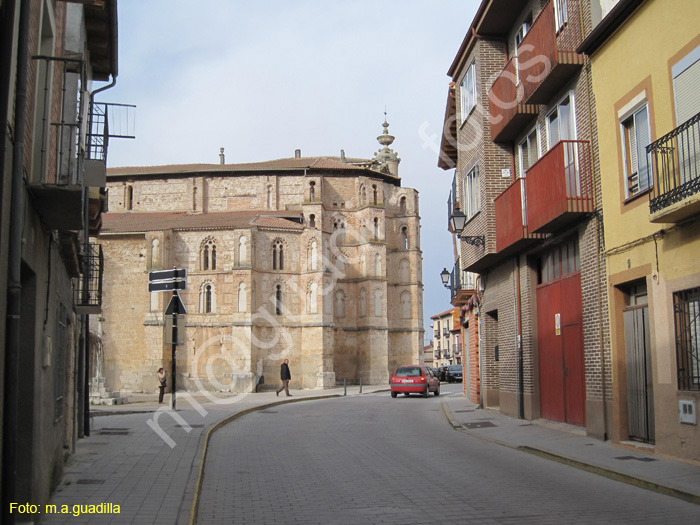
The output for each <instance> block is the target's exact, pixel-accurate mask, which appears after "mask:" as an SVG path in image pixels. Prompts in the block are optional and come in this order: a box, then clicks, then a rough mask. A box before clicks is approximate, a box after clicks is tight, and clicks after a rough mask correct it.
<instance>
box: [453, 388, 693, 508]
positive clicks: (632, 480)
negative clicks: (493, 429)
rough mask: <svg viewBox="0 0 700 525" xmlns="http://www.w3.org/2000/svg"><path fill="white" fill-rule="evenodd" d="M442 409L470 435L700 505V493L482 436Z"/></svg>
mask: <svg viewBox="0 0 700 525" xmlns="http://www.w3.org/2000/svg"><path fill="white" fill-rule="evenodd" d="M442 409H443V412H444V413H445V417H446V418H447V421H448V423H449V424H450V426H452V428H453V429H454V430H456V431H458V432H463V433H465V434H468V435H470V436H473V437H476V438H480V439H483V440H484V441H489V442H491V443H495V444H497V445H502V446H504V447H508V448H512V449H514V450H519V451H521V452H527V453H528V454H532V455H535V456H539V457H541V458H544V459H548V460H550V461H556V462H558V463H562V464H564V465H569V466H570V467H574V468H577V469H580V470H585V471H586V472H591V473H593V474H597V475H599V476H604V477H606V478H610V479H613V480H615V481H621V482H623V483H627V484H628V485H633V486H635V487H639V488H642V489H646V490H650V491H652V492H658V493H659V494H664V495H666V496H672V497H674V498H678V499H682V500H684V501H687V502H689V503H694V504H696V505H700V495H698V494H692V493H690V492H686V491H683V490H679V489H674V488H672V487H669V486H667V485H661V484H659V483H656V482H653V481H649V480H646V479H643V478H639V477H636V476H630V475H629V474H623V473H621V472H617V471H614V470H610V469H607V468H604V467H597V466H595V465H591V464H589V463H584V462H583V461H579V460H576V459H572V458H569V457H566V456H560V455H559V454H555V453H553V452H548V451H546V450H543V449H539V448H535V447H530V446H527V445H511V444H509V443H504V442H502V441H499V440H497V439H493V438H490V437H487V436H482V435H480V434H476V433H474V432H471V431H469V430H468V429H466V428H464V426H462V424H461V423H459V422H458V421H457V420H456V419H455V418H454V417H453V416H452V411H451V410H450V409H449V408H448V406H447V400H446V399H445V400H443V402H442Z"/></svg>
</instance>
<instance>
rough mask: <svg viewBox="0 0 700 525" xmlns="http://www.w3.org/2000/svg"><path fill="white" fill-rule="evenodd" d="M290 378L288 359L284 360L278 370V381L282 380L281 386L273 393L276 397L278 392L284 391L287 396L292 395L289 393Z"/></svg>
mask: <svg viewBox="0 0 700 525" xmlns="http://www.w3.org/2000/svg"><path fill="white" fill-rule="evenodd" d="M291 378H292V374H291V372H290V371H289V359H285V360H284V363H282V368H281V369H280V379H282V386H281V387H279V389H278V390H277V391H276V392H275V393H276V394H277V395H278V396H279V395H280V392H282V390H284V391H285V392H286V393H287V395H288V396H291V395H292V394H290V393H289V380H290V379H291Z"/></svg>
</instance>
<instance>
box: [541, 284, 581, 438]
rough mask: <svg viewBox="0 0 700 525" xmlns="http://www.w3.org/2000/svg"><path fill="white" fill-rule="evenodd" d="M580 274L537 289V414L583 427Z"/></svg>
mask: <svg viewBox="0 0 700 525" xmlns="http://www.w3.org/2000/svg"><path fill="white" fill-rule="evenodd" d="M581 305H582V301H581V274H580V273H578V272H577V273H574V274H571V275H568V276H566V277H565V278H564V279H561V280H554V281H550V282H548V283H547V284H545V285H540V286H539V287H538V289H537V330H538V347H539V362H540V366H539V368H540V413H541V415H542V417H543V418H545V419H551V420H553V421H562V422H565V423H570V424H573V425H585V424H586V391H585V369H584V359H583V331H582V322H581V320H582V307H581Z"/></svg>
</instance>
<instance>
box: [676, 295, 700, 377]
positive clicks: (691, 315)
mask: <svg viewBox="0 0 700 525" xmlns="http://www.w3.org/2000/svg"><path fill="white" fill-rule="evenodd" d="M673 313H674V318H675V325H676V358H677V363H678V389H679V390H700V287H698V288H691V289H689V290H683V291H681V292H676V293H674V294H673Z"/></svg>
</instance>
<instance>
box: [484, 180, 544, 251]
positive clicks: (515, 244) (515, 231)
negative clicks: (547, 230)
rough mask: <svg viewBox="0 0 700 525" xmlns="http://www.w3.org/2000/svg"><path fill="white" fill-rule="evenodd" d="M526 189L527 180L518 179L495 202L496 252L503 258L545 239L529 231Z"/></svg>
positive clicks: (542, 235)
mask: <svg viewBox="0 0 700 525" xmlns="http://www.w3.org/2000/svg"><path fill="white" fill-rule="evenodd" d="M525 188H526V184H525V179H524V178H518V179H516V180H515V182H513V184H511V185H510V186H508V188H507V189H506V190H505V191H504V192H503V193H501V194H500V195H499V196H498V197H496V199H495V200H494V208H495V211H496V251H497V252H498V253H499V255H501V256H509V255H511V254H513V253H515V252H517V251H519V250H521V249H523V248H526V247H527V246H530V245H532V244H534V243H536V242H537V241H538V240H539V239H542V238H543V237H544V234H539V233H530V232H529V231H528V227H527V204H526V200H525V197H526V192H525Z"/></svg>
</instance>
